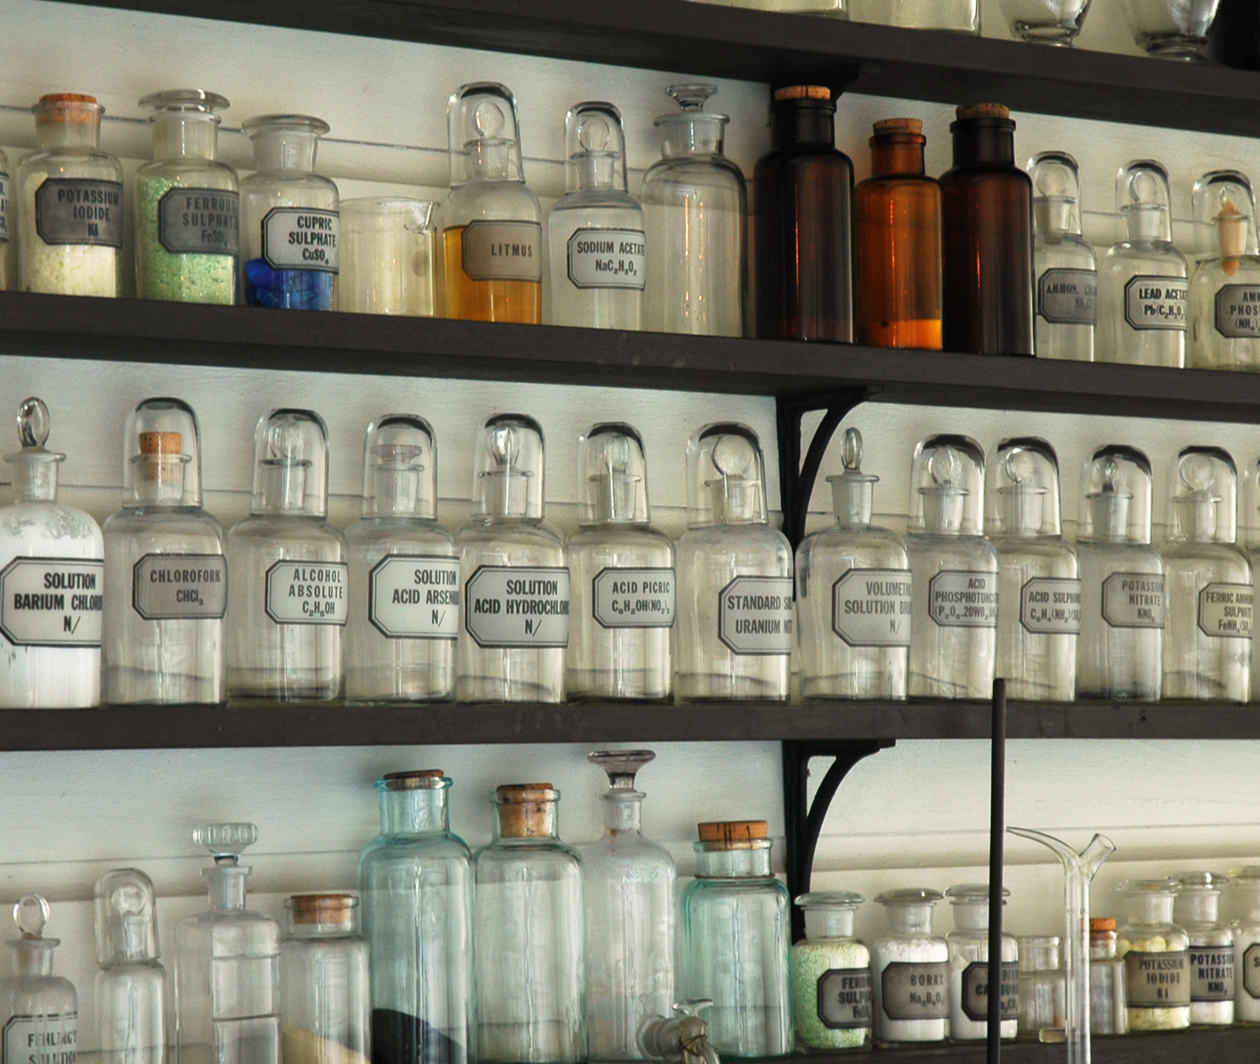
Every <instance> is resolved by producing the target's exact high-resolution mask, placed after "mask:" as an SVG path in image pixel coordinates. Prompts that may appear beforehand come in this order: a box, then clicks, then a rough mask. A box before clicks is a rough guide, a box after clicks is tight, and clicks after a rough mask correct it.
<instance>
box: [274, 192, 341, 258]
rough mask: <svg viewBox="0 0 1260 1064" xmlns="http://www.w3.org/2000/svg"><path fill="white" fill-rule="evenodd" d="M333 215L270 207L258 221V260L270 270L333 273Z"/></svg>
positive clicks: (309, 209)
mask: <svg viewBox="0 0 1260 1064" xmlns="http://www.w3.org/2000/svg"><path fill="white" fill-rule="evenodd" d="M339 223H340V219H339V216H338V214H337V212H336V211H326V210H318V209H316V208H314V207H272V208H271V210H269V211H268V212H267V213H266V214H265V215H263V220H262V257H263V259H264V260H265V261H266V263H267V265H268V266H270V267H271V268H272V269H273V270H320V271H322V272H324V273H336V272H337V262H338V258H337V234H338V231H339V228H338V227H339Z"/></svg>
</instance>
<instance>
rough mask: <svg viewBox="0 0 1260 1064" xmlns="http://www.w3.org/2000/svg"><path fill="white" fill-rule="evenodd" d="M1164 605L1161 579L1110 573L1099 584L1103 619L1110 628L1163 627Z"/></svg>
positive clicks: (1133, 574)
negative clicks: (1100, 584)
mask: <svg viewBox="0 0 1260 1064" xmlns="http://www.w3.org/2000/svg"><path fill="white" fill-rule="evenodd" d="M1166 612H1167V603H1166V601H1165V599H1164V577H1163V575H1162V574H1151V573H1112V574H1111V575H1110V576H1109V577H1107V579H1106V580H1104V581H1103V585H1102V616H1103V620H1104V621H1106V622H1107V623H1108V624H1109V625H1111V627H1112V628H1163V627H1164V615H1165V613H1166Z"/></svg>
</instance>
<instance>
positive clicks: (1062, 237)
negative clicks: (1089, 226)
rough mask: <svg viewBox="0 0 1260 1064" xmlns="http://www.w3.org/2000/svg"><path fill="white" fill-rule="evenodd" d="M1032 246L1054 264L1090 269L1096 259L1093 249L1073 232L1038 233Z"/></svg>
mask: <svg viewBox="0 0 1260 1064" xmlns="http://www.w3.org/2000/svg"><path fill="white" fill-rule="evenodd" d="M1033 248H1034V250H1035V251H1036V253H1037V254H1038V255H1040V256H1042V257H1043V258H1045V259H1047V260H1049V261H1050V262H1053V264H1054V265H1056V266H1066V267H1072V266H1075V267H1078V268H1079V269H1082V270H1092V269H1094V268H1095V266H1096V265H1097V261H1098V257H1097V255H1095V254H1094V249H1093V248H1092V247H1090V245H1089V244H1087V243H1086V242H1085V241H1084V240H1083V239H1082V238H1081V237H1079V236H1077V235H1076V234H1075V233H1038V234H1037V235H1036V237H1035V238H1034V241H1033Z"/></svg>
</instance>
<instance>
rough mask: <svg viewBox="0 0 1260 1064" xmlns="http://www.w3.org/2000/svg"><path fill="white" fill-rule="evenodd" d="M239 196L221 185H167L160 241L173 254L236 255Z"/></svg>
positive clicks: (161, 207)
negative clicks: (202, 186)
mask: <svg viewBox="0 0 1260 1064" xmlns="http://www.w3.org/2000/svg"><path fill="white" fill-rule="evenodd" d="M239 205H240V196H239V195H238V194H237V193H235V192H232V191H230V190H226V189H218V188H182V187H178V186H176V187H172V188H168V189H167V190H166V191H165V192H164V193H162V198H161V199H160V200H158V211H157V234H158V243H160V244H161V245H162V247H164V248H166V250H167V251H169V252H170V253H171V254H172V255H183V254H188V255H235V254H236V253H237V246H238V244H239V236H238V234H239V232H240V222H239V217H238V216H239Z"/></svg>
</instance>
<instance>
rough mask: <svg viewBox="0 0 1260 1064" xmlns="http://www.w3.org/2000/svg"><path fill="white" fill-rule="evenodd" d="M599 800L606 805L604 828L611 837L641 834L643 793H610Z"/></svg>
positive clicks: (602, 795) (601, 796)
mask: <svg viewBox="0 0 1260 1064" xmlns="http://www.w3.org/2000/svg"><path fill="white" fill-rule="evenodd" d="M599 800H600V801H601V802H603V804H604V828H605V830H607V831H608V833H609V834H610V835H620V834H629V833H634V834H636V835H637V834H638V833H639V830H640V823H641V817H642V812H643V793H642V792H641V791H608V792H607V793H605V794H601V795H600V796H599Z"/></svg>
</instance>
